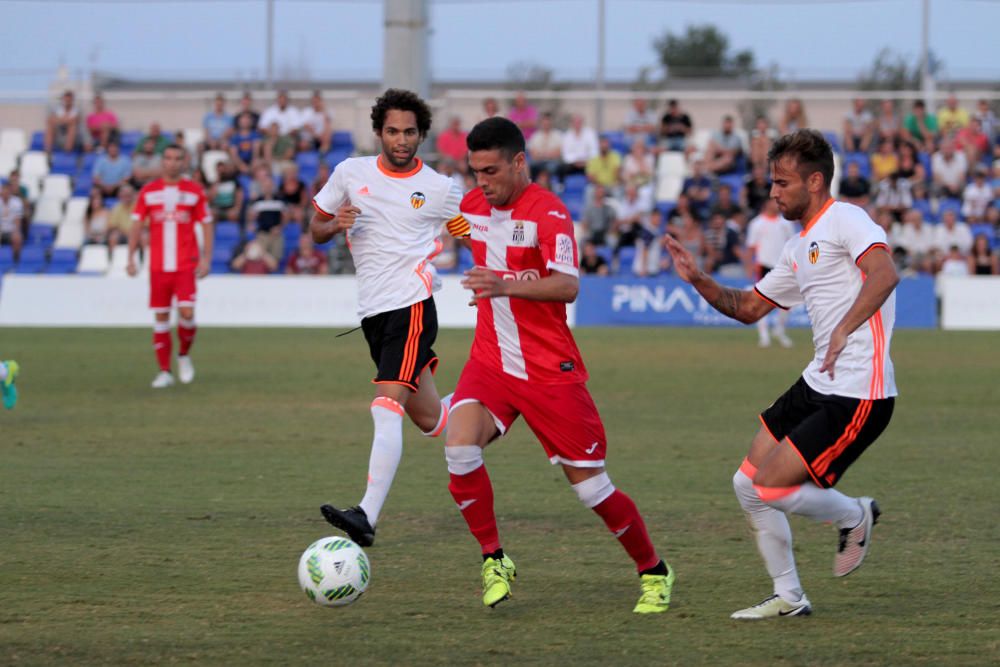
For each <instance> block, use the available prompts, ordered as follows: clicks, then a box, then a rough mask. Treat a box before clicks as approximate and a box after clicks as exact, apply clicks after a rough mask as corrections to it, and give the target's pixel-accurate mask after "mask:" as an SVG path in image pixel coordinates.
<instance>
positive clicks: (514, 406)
mask: <svg viewBox="0 0 1000 667" xmlns="http://www.w3.org/2000/svg"><path fill="white" fill-rule="evenodd" d="M468 146H469V151H470V152H469V166H470V169H471V170H472V173H474V174H475V176H476V183H477V185H478V186H479V187H478V188H476V189H475V190H473V191H471V192H469V193H468V194H467V195H466V196H465V199H464V200H463V201H462V205H461V211H462V215H463V216H464V217H465V219H466V220H468V222H469V224H470V225H471V227H472V237H471V245H472V254H473V260H474V262H475V268H473V269H470V270H469V271H467V272H466V278H465V279H464V280H463V283H462V284H463V285H464V286H465V287H467V288H469V289H471V290H472V292H473V303H474V304H475V305H476V306H477V307H478V316H477V321H476V332H475V338H474V339H473V343H472V351H471V352H470V355H469V361H468V363H467V364H466V366H465V368H464V369H463V371H462V375H461V378H460V379H459V381H458V387H457V388H456V389H455V394H454V397H453V399H452V408H451V414H450V416H449V429H448V434H447V443H446V447H445V458H446V459H447V461H448V472H449V473H450V476H451V483H450V484H449V486H448V489H449V491H451V495H452V497H453V498H454V499H455V502H456V503H457V504H458V508H459V510H460V511H461V512H462V516H463V517H464V518H465V521H466V523H468V525H469V530H470V531H471V532H472V534H473V535H474V536H475V537H476V539H477V540H478V541H479V544H480V546H481V547H482V553H483V567H482V576H483V604H485V605H487V606H490V607H492V606H494V605H496V604H497V603H499V602H501V601H503V600H506V599H507V598H508V597H510V582H511V581H513V579H514V576H515V568H514V563H513V561H512V560H511V559H510V557H509V556H507V555H506V554H504V551H503V548H502V547H501V545H500V538H499V534H498V530H497V522H496V515H495V514H494V511H493V488H492V485H491V483H490V478H489V475H488V474H487V473H486V467H485V465H484V463H483V448H484V447H486V445H487V444H489V443H490V442H491V441H493V440H494V439H495V438H497V437H499V436H501V435H503V434H504V433H506V432H507V430H508V429H509V428H510V426H511V425H512V424H513V423H514V420H516V419H517V417H518V416H519V415H523V416H524V420H525V422H526V423H527V424H528V427H529V428H531V430H532V431H533V432H534V433H535V435H536V436H537V437H538V439H539V440H540V441H541V443H542V446H543V447H544V449H545V452H546V454H547V455H548V456H549V460H550V461H551V462H552V464H553V465H557V464H558V465H561V466H562V468H563V472H564V473H565V475H566V478H567V479H568V480H569V482H570V484H571V485H572V487H573V490H574V491H575V492H576V494H577V496H578V497H579V499H580V501H581V502H582V503H583V504H584V505H586V506H587V507H589V508H591V509H593V510H594V511H595V512H596V513H597V514H598V515H599V516H600V517H601V519H603V520H604V523H605V524H606V525H607V527H608V529H609V530H611V532H612V533H614V535H615V537H617V538H618V540H619V541H620V542H621V544H622V546H623V547H625V550H626V551H627V552H628V555H629V556H630V557H631V558H632V560H634V561H635V564H636V569H637V570H638V571H639V574H640V576H641V584H642V597H640V598H639V602H638V604H637V605H636V607H635V609H634V611H635V612H637V613H654V612H663V611H666V610H667V609H668V608H669V605H670V592H671V588H672V586H673V582H674V572H673V570H671V569H670V568H669V567H668V566H667V564H666V563H664V562H663V560H661V559H660V557H659V556H658V555H657V553H656V549H654V548H653V544H652V542H651V541H650V539H649V535H648V533H647V532H646V526H645V523H644V522H643V520H642V517H641V516H640V514H639V511H638V509H636V506H635V503H633V502H632V500H631V499H630V498H629V497H628V496H627V495H625V494H624V493H622V492H621V491H619V490H617V489H615V487H614V485H613V484H612V483H611V480H610V479H609V477H608V474H607V472H605V469H604V457H605V452H606V441H605V435H604V426H603V425H602V423H601V417H600V415H599V414H598V412H597V408H596V407H595V406H594V402H593V399H592V398H591V397H590V393H589V392H588V391H587V387H586V384H585V382H586V380H587V370H586V368H585V367H584V365H583V360H582V359H581V357H580V352H579V350H578V349H577V347H576V342H575V341H574V340H573V335H572V334H571V333H570V331H569V327H568V326H567V324H566V304H567V303H571V302H572V301H574V300H575V299H576V295H577V292H578V290H579V277H578V276H579V268H578V259H577V252H576V241H575V240H574V238H573V221H572V220H571V219H570V215H569V213H568V212H567V210H566V207H565V206H564V205H563V204H562V202H561V201H560V200H559V199H558V198H557V197H556V196H555V195H553V194H552V193H551V192H549V191H547V190H545V189H543V188H541V187H539V186H538V185H535V184H533V183H531V182H530V181H529V179H528V170H527V166H526V164H525V161H526V158H525V152H524V151H525V144H524V135H522V134H521V130H520V129H518V127H517V125H515V124H514V123H513V122H511V121H509V120H507V119H506V118H499V117H495V118H490V119H487V120H484V121H483V122H481V123H479V124H478V125H476V126H475V127H474V128H473V129H472V132H470V133H469V137H468Z"/></svg>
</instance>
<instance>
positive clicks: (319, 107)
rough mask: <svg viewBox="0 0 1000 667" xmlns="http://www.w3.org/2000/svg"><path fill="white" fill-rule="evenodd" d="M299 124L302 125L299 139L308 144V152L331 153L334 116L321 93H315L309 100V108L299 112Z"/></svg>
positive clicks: (316, 91)
mask: <svg viewBox="0 0 1000 667" xmlns="http://www.w3.org/2000/svg"><path fill="white" fill-rule="evenodd" d="M299 122H300V124H301V129H300V130H299V135H300V137H299V139H300V141H301V142H304V144H308V146H309V149H308V150H317V151H319V152H320V153H327V152H329V150H330V141H331V139H332V138H333V116H331V115H330V112H329V111H328V110H327V108H326V103H325V102H324V101H323V94H322V93H320V91H318V90H314V91H313V94H312V97H310V98H309V106H307V107H304V108H303V109H302V110H301V111H300V112H299Z"/></svg>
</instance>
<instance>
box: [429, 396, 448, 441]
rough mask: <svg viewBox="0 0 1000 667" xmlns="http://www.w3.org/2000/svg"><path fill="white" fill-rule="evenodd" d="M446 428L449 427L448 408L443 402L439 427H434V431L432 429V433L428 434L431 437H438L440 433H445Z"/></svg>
mask: <svg viewBox="0 0 1000 667" xmlns="http://www.w3.org/2000/svg"><path fill="white" fill-rule="evenodd" d="M446 428H448V409H447V408H446V407H444V403H442V404H441V416H440V417H439V418H438V425H437V428H436V429H434V430H433V431H431V432H430V433H428V434H427V436H428V437H431V438H436V437H438V436H439V435H441V434H442V433H444V430H445V429H446Z"/></svg>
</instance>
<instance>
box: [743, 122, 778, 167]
mask: <svg viewBox="0 0 1000 667" xmlns="http://www.w3.org/2000/svg"><path fill="white" fill-rule="evenodd" d="M777 138H778V131H777V130H775V129H774V128H773V127H771V122H770V121H769V120H768V119H767V116H757V120H756V121H754V126H753V129H752V130H751V131H750V166H751V167H756V166H758V165H760V166H761V167H763V168H764V169H765V170H766V169H767V152H768V151H769V150H771V144H773V143H774V140H775V139H777Z"/></svg>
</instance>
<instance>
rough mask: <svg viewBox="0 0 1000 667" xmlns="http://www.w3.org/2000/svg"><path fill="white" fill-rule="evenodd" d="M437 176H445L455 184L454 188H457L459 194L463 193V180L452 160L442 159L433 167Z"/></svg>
mask: <svg viewBox="0 0 1000 667" xmlns="http://www.w3.org/2000/svg"><path fill="white" fill-rule="evenodd" d="M434 168H435V169H436V170H437V172H438V173H439V174H441V175H442V176H447V177H448V178H450V179H451V180H453V181H454V182H455V187H457V188H458V189H459V190H460V191H461V192H465V178H464V177H463V175H462V174H461V173H459V171H458V165H457V164H455V162H454V160H451V159H449V158H442V159H441V160H438V163H437V165H436V166H435V167H434Z"/></svg>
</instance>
